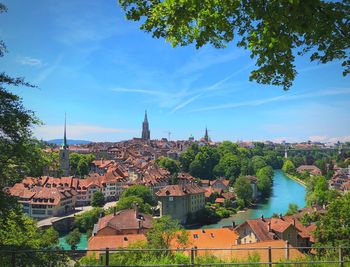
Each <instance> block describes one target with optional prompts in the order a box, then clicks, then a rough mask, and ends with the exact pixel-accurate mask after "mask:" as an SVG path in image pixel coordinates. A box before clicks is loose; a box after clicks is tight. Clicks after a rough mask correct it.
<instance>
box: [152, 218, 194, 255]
mask: <svg viewBox="0 0 350 267" xmlns="http://www.w3.org/2000/svg"><path fill="white" fill-rule="evenodd" d="M146 236H147V241H148V244H149V246H150V247H151V248H156V249H159V248H162V249H169V248H170V245H171V243H172V242H174V241H176V243H177V244H179V245H180V247H185V245H186V243H187V242H188V234H187V232H186V231H185V229H183V227H182V226H181V225H180V224H179V222H178V221H177V220H173V219H171V218H170V217H169V216H162V217H161V218H159V219H156V220H154V221H153V227H152V229H151V230H149V231H148V232H147V233H146Z"/></svg>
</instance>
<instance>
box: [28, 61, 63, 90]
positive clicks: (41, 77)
mask: <svg viewBox="0 0 350 267" xmlns="http://www.w3.org/2000/svg"><path fill="white" fill-rule="evenodd" d="M62 59H63V54H60V55H58V56H57V58H56V60H55V61H54V63H53V64H51V65H48V67H46V68H45V69H43V70H42V71H41V72H40V73H39V74H38V76H37V77H36V78H35V80H34V82H33V84H35V85H40V84H41V83H42V82H43V81H45V80H46V79H47V77H49V76H50V75H51V74H52V73H53V72H54V71H55V70H56V68H57V67H58V65H59V64H60V63H61V61H62Z"/></svg>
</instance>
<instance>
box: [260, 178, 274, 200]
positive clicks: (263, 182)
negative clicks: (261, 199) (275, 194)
mask: <svg viewBox="0 0 350 267" xmlns="http://www.w3.org/2000/svg"><path fill="white" fill-rule="evenodd" d="M257 187H258V190H259V191H260V192H261V194H262V195H263V196H265V197H266V196H269V195H270V194H271V179H270V178H269V177H268V176H267V175H260V176H258V184H257Z"/></svg>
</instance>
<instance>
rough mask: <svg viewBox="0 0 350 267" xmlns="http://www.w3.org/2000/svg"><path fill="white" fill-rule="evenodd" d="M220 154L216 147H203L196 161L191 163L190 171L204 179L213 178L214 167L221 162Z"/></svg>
mask: <svg viewBox="0 0 350 267" xmlns="http://www.w3.org/2000/svg"><path fill="white" fill-rule="evenodd" d="M219 159H220V156H219V154H218V153H217V150H216V149H215V148H211V147H209V146H203V147H201V149H200V151H199V152H198V153H197V155H196V157H195V159H194V161H192V162H191V164H190V168H189V170H190V173H191V175H193V176H195V177H199V178H202V179H213V168H214V166H215V165H216V164H217V163H218V162H219Z"/></svg>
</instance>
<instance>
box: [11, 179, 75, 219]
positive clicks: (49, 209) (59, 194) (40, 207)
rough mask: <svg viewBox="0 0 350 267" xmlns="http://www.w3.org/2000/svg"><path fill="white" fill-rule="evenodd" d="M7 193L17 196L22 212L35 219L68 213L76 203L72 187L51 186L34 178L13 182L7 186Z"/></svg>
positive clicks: (62, 185)
mask: <svg viewBox="0 0 350 267" xmlns="http://www.w3.org/2000/svg"><path fill="white" fill-rule="evenodd" d="M47 179H48V177H46V180H47ZM9 193H10V194H11V195H12V196H15V197H17V198H18V203H20V204H22V207H23V211H24V213H26V214H27V215H28V216H30V217H33V218H35V219H44V218H47V217H52V216H61V215H65V214H68V213H69V212H71V211H72V210H74V208H75V205H76V195H77V192H76V191H75V190H74V189H72V188H69V187H67V186H65V184H61V185H59V186H55V187H51V186H49V185H46V184H42V182H41V181H40V180H36V179H34V178H27V179H26V180H25V182H24V183H17V184H15V185H14V186H13V187H11V188H9Z"/></svg>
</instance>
